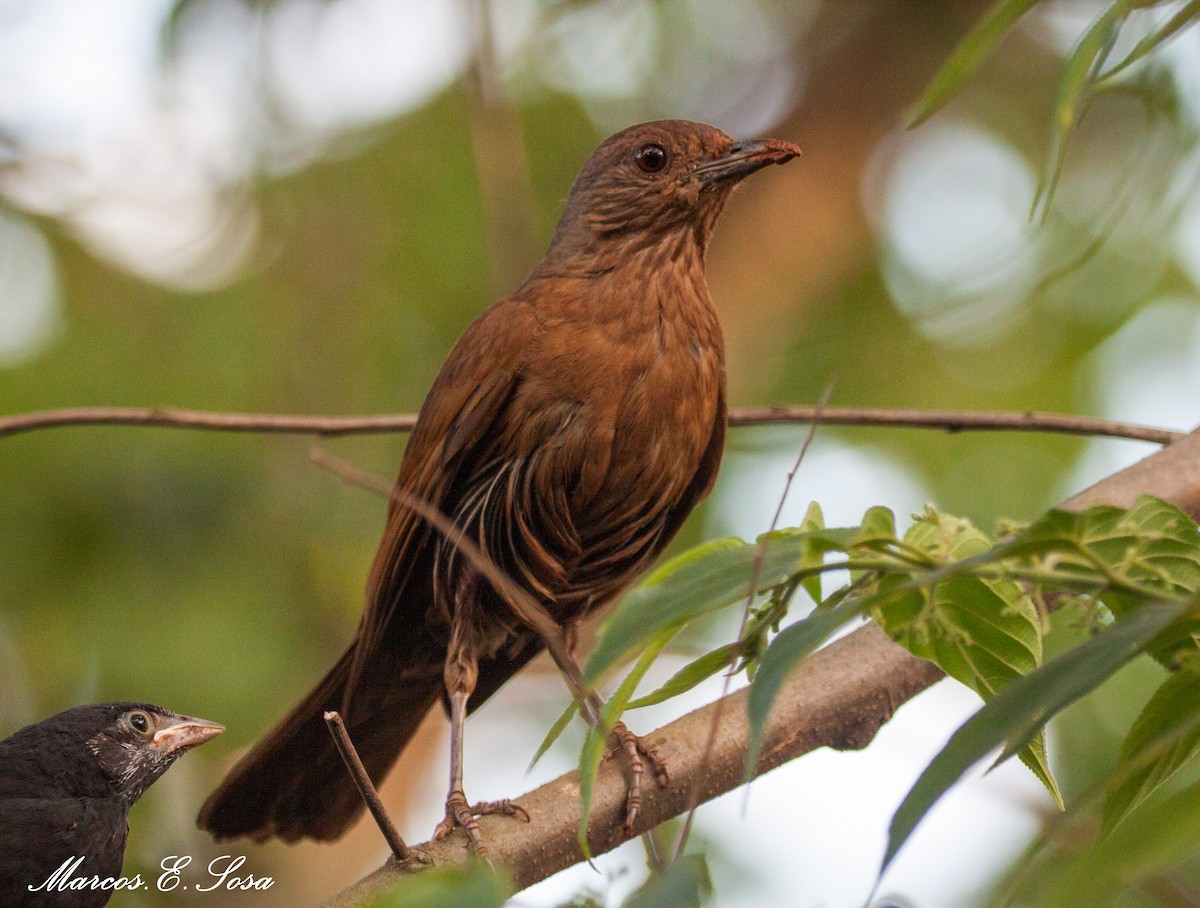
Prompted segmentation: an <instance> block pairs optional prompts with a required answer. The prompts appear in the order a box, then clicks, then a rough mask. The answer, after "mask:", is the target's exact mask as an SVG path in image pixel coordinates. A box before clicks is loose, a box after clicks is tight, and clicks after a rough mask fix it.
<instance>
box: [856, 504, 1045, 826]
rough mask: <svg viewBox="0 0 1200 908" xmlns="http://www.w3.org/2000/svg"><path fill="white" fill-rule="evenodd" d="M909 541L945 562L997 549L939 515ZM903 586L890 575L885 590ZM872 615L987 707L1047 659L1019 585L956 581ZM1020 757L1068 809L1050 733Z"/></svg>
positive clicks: (929, 514)
mask: <svg viewBox="0 0 1200 908" xmlns="http://www.w3.org/2000/svg"><path fill="white" fill-rule="evenodd" d="M904 541H905V543H907V544H908V545H911V546H915V547H917V548H920V549H921V550H923V551H926V552H929V553H931V554H932V555H934V556H936V557H937V558H938V559H939V560H941V561H951V560H959V559H963V558H970V557H972V556H976V555H979V554H981V553H983V552H986V551H988V550H989V549H990V548H991V540H990V539H988V537H987V535H986V534H985V533H983V532H982V531H980V530H979V529H977V528H976V527H974V526H973V525H972V524H971V523H970V522H969V521H966V520H962V519H960V518H956V517H947V516H945V515H942V514H939V513H938V512H936V511H934V510H932V509H927V510H926V512H925V514H924V515H922V516H921V517H920V518H918V520H917V521H916V522H915V523H914V524H913V526H912V527H911V528H910V529H909V531H908V532H907V533H906V534H905V536H904ZM901 581H902V578H900V577H897V576H892V577H887V578H885V579H884V580H882V581H881V582H880V589H881V591H883V590H887V589H888V588H889V587H895V586H896V585H897V584H898V583H900V582H901ZM873 615H874V617H875V620H876V621H877V622H878V623H879V625H880V626H881V627H882V628H883V629H884V631H885V632H886V633H887V634H888V636H890V637H891V638H892V639H893V640H895V641H896V642H897V643H899V644H900V645H901V646H903V647H904V648H905V649H907V650H908V651H909V652H911V653H912V654H913V655H915V656H919V657H920V658H922V659H928V660H930V661H931V662H935V663H936V664H937V665H939V666H940V667H941V668H942V669H943V670H944V671H945V672H946V673H947V674H948V675H950V676H951V677H952V678H954V679H955V680H957V681H960V682H961V683H963V684H965V685H967V686H968V687H970V688H971V689H972V690H974V691H975V692H976V693H977V694H979V695H980V697H982V698H983V700H984V701H985V702H986V701H988V700H990V699H991V698H992V697H994V696H995V694H996V693H997V691H999V690H1001V689H1002V688H1003V687H1005V686H1006V685H1008V684H1009V683H1011V682H1012V681H1015V680H1016V679H1017V678H1019V677H1021V676H1022V675H1026V674H1028V673H1029V672H1031V671H1033V670H1034V669H1035V668H1037V667H1038V666H1039V665H1040V664H1041V661H1042V637H1041V620H1040V617H1039V615H1038V612H1037V609H1036V608H1035V607H1034V605H1033V603H1032V602H1031V601H1030V599H1029V597H1028V596H1027V595H1026V594H1025V591H1024V590H1023V589H1022V588H1021V586H1020V585H1018V584H1017V583H1015V582H1013V581H1009V580H1004V581H1000V580H988V579H983V578H980V577H975V576H969V575H967V576H958V577H950V578H948V579H946V580H944V581H942V582H941V583H935V584H933V585H931V586H924V585H922V586H920V587H916V588H912V589H910V590H909V591H908V592H906V593H903V594H902V595H901V596H899V597H898V598H895V599H894V600H892V601H890V602H889V603H888V604H887V605H885V606H883V607H881V608H877V609H875V610H874V612H873ZM1020 756H1021V761H1022V762H1023V763H1025V765H1026V766H1028V767H1029V769H1030V770H1031V771H1032V772H1033V774H1034V775H1035V776H1037V777H1038V779H1039V780H1040V781H1041V782H1042V784H1044V785H1045V786H1046V788H1047V790H1048V791H1049V792H1050V794H1051V796H1052V797H1053V798H1054V800H1055V803H1057V804H1058V806H1059V807H1060V808H1061V807H1062V806H1063V803H1062V795H1061V793H1060V792H1059V790H1058V785H1057V783H1056V782H1055V781H1054V777H1053V775H1052V774H1051V772H1050V766H1049V762H1048V761H1047V759H1046V742H1045V738H1044V735H1042V734H1040V733H1039V734H1038V735H1037V737H1035V738H1034V739H1033V741H1031V742H1030V743H1029V746H1028V747H1027V748H1025V750H1023V751H1022V752H1021V755H1020Z"/></svg>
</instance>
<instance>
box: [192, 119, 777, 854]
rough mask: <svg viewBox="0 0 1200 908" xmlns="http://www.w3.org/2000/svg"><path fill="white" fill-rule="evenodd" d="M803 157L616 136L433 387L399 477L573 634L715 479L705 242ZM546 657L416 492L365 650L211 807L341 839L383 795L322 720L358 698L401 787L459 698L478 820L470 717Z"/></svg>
mask: <svg viewBox="0 0 1200 908" xmlns="http://www.w3.org/2000/svg"><path fill="white" fill-rule="evenodd" d="M797 154H799V149H798V148H796V147H795V146H794V145H791V144H790V143H787V142H782V141H777V140H767V141H761V142H743V143H735V142H734V141H733V140H732V139H731V138H729V137H728V136H727V135H725V134H724V133H723V132H721V131H720V130H718V129H715V128H713V127H711V126H705V125H703V124H699V123H691V122H687V121H683V120H663V121H658V122H654V123H645V124H642V125H639V126H633V127H630V128H629V129H626V130H623V131H622V132H619V133H617V134H616V135H614V136H612V137H611V138H609V139H608V140H607V141H605V142H604V143H603V144H602V145H601V146H600V147H599V148H598V149H597V150H596V151H595V152H594V153H593V154H592V156H591V157H590V158H589V159H588V161H587V163H586V164H585V165H584V167H583V169H582V171H581V172H580V174H579V176H578V178H577V179H576V180H575V184H574V186H573V187H572V189H571V193H570V196H569V198H568V200H567V204H566V208H565V210H564V212H563V215H562V218H561V220H560V221H559V225H558V229H557V230H556V231H555V234H554V238H553V240H552V241H551V243H550V248H549V250H548V251H547V253H546V256H545V258H544V259H543V260H542V262H541V264H540V265H538V267H537V268H535V269H534V271H533V272H532V273H531V274H530V275H529V277H528V278H527V279H526V281H525V283H524V284H523V285H522V286H521V287H520V289H518V290H517V291H516V292H515V293H514V294H513V295H512V296H510V297H508V298H507V299H504V300H501V301H500V302H498V303H496V304H495V305H494V306H492V307H491V308H490V309H488V310H487V311H485V312H484V313H483V314H482V315H480V316H479V318H477V319H476V320H475V322H474V323H473V324H472V325H471V326H470V327H469V328H467V330H466V332H465V333H464V334H463V335H462V337H461V338H460V339H459V341H458V343H456V344H455V346H454V348H453V349H452V350H451V351H450V355H449V356H448V357H447V359H446V363H445V365H444V366H443V367H442V371H441V373H440V374H439V375H438V377H437V379H436V381H435V382H434V384H433V387H432V388H431V389H430V391H429V395H428V397H427V398H426V399H425V403H424V405H423V406H422V408H421V413H420V416H419V418H418V420H417V424H416V428H415V429H414V430H413V433H412V436H411V438H410V439H409V442H408V447H407V449H406V451H405V454H404V459H403V462H402V463H401V466H400V475H399V478H398V479H397V481H396V484H397V488H398V489H402V490H403V491H404V492H405V493H407V494H408V495H411V496H415V497H418V498H420V499H423V500H424V501H426V502H429V503H431V504H432V505H434V506H435V507H437V508H438V509H440V510H441V511H442V512H443V513H445V514H446V515H447V516H449V517H450V518H451V519H452V520H453V521H454V523H455V524H456V525H457V526H458V527H459V528H460V529H461V530H462V531H464V532H465V533H466V535H467V536H468V537H469V538H470V539H472V540H474V541H475V542H476V543H477V544H478V545H479V547H480V548H481V549H482V550H483V551H484V552H485V553H486V554H487V555H488V556H489V557H490V558H491V559H492V560H493V561H495V562H496V564H497V565H499V566H500V567H501V568H502V569H503V570H504V571H505V572H506V573H507V574H508V575H509V576H510V577H512V578H513V579H515V580H516V581H517V583H519V584H520V585H521V586H522V587H523V588H524V589H525V590H527V591H528V592H529V593H530V594H532V595H533V596H534V597H535V598H536V599H537V600H538V601H539V602H541V603H542V604H543V605H544V606H545V607H546V608H547V610H548V611H549V612H550V613H551V614H552V615H553V616H554V618H555V619H556V620H557V621H558V622H560V623H561V624H562V625H563V627H564V628H568V629H570V628H572V627H573V626H574V625H575V624H576V623H577V622H578V621H579V620H580V619H581V618H582V617H583V616H584V615H585V614H587V613H588V612H589V611H591V610H592V609H594V608H596V607H597V606H600V605H602V604H604V603H606V602H609V601H611V600H612V599H613V598H614V597H616V596H617V595H618V594H619V593H620V592H621V591H622V590H624V589H625V588H627V587H628V586H629V585H630V584H631V583H632V582H633V581H634V580H636V579H637V577H638V576H639V575H640V574H641V573H642V572H643V571H644V570H645V569H646V568H647V567H648V566H649V565H650V563H651V562H652V561H653V560H654V559H655V558H656V557H657V556H658V555H659V554H660V553H661V552H662V550H663V548H664V547H665V546H666V545H667V543H668V542H670V540H671V538H672V537H673V536H674V535H675V533H676V531H677V530H678V529H679V527H680V525H681V524H682V523H683V521H684V519H685V518H686V517H687V515H688V514H689V513H690V511H691V510H692V508H693V507H694V506H695V505H696V503H697V502H699V501H700V500H701V499H703V498H704V496H705V495H707V494H708V491H709V489H710V488H711V487H712V484H713V480H714V478H715V476H716V472H717V466H718V464H719V463H720V460H721V450H722V444H723V441H724V434H725V393H724V387H725V375H724V364H723V357H722V340H721V329H720V326H719V325H718V323H717V316H716V312H715V310H714V308H713V305H712V301H711V299H710V298H709V294H708V288H707V286H706V284H705V279H704V251H705V247H706V245H707V243H708V239H709V236H710V234H711V232H712V228H713V224H714V222H715V220H716V218H717V215H718V214H719V213H720V211H721V208H722V206H723V205H724V203H725V200H726V198H727V197H728V195H729V192H730V190H731V189H732V187H733V186H734V184H735V183H736V182H737V181H738V180H740V179H741V178H742V177H744V176H746V175H747V174H749V173H752V172H753V171H755V170H758V169H759V168H761V167H763V166H765V165H767V164H771V163H783V162H785V161H787V160H790V159H791V158H792V157H794V156H795V155H797ZM541 649H542V645H541V642H540V640H539V638H538V637H537V636H536V635H535V634H534V633H533V631H531V630H529V629H528V628H526V627H524V626H523V625H522V624H521V622H520V621H519V620H518V619H517V617H516V616H515V615H514V613H513V610H512V609H511V608H510V607H508V606H507V605H506V604H505V602H504V600H503V599H502V597H501V596H499V595H498V594H497V593H496V592H495V590H493V588H492V587H491V585H490V584H488V583H487V582H486V581H484V580H482V579H480V578H479V576H478V575H477V573H476V571H475V569H474V568H473V567H472V565H471V563H470V561H469V560H468V559H466V558H464V557H463V556H462V555H461V554H460V553H459V552H458V551H457V550H456V549H455V548H454V546H453V545H452V544H450V543H448V542H447V541H446V540H445V539H444V538H443V537H442V536H440V534H438V533H437V532H436V531H435V530H433V529H432V528H431V527H430V526H429V524H428V523H427V522H425V521H424V520H422V519H421V518H420V517H418V516H416V515H415V514H414V513H413V512H412V511H411V510H410V509H409V508H406V507H405V506H404V505H403V504H402V503H400V502H393V504H392V505H391V507H390V508H389V511H388V520H387V528H386V530H385V532H384V536H383V541H382V543H381V544H380V547H379V551H378V554H377V555H376V557H375V562H374V565H373V567H372V569H371V574H370V579H369V581H368V586H367V602H366V610H365V612H364V614H363V618H362V622H361V624H360V626H359V631H358V635H357V638H356V640H355V642H354V643H353V644H352V645H351V647H350V649H349V650H348V651H347V652H346V653H345V655H343V656H342V658H341V660H340V661H339V662H338V663H337V665H336V666H334V668H333V669H332V671H330V673H329V674H328V675H327V676H326V678H325V679H324V680H323V681H322V682H321V683H320V684H319V685H318V686H317V688H316V689H315V690H314V691H312V693H310V694H309V695H308V697H306V698H305V700H304V701H303V702H302V703H301V704H300V705H299V706H297V707H296V708H295V709H294V710H293V711H292V712H291V714H290V715H288V717H287V718H285V719H284V720H283V721H282V722H281V723H280V724H279V725H278V726H277V727H276V728H275V730H274V731H273V732H271V734H270V735H268V736H267V738H266V739H265V740H264V741H263V742H262V743H260V744H259V745H258V746H257V747H256V748H255V749H254V750H253V751H251V752H250V754H248V755H247V756H246V757H245V758H244V759H243V760H242V761H241V763H239V764H238V765H237V766H236V767H235V768H234V770H233V771H232V772H231V773H230V775H229V777H228V778H227V779H226V780H225V781H224V783H223V784H222V786H221V787H220V788H219V789H218V790H217V791H216V792H215V793H214V794H213V795H212V796H211V797H210V798H209V800H208V802H207V803H206V804H205V805H204V808H203V810H202V812H201V814H200V820H199V822H200V825H201V827H202V828H205V829H208V830H210V831H211V832H213V834H214V835H216V836H218V837H221V838H227V837H232V836H239V835H246V836H250V837H252V838H255V839H265V838H268V837H270V836H278V837H279V838H282V839H284V840H286V841H293V840H296V839H299V838H302V837H306V836H307V837H311V838H315V839H333V838H336V837H338V836H340V835H341V834H342V833H343V832H345V831H346V829H347V827H348V826H349V825H350V824H351V823H352V822H353V821H354V820H355V819H356V818H357V817H358V815H359V814H360V813H361V812H362V806H363V805H362V803H361V801H360V800H359V797H358V795H357V793H356V791H355V789H354V787H353V785H352V784H351V781H350V779H349V777H348V776H347V774H346V772H345V770H344V768H343V766H342V763H341V759H340V757H339V756H338V753H337V751H336V750H335V748H334V747H333V744H332V742H331V740H330V737H329V734H328V731H327V730H326V727H325V723H324V722H323V720H322V713H323V711H324V710H326V709H340V710H342V713H343V717H344V719H345V721H346V725H347V727H348V729H349V731H350V734H351V736H352V738H353V739H354V741H355V744H356V746H357V748H358V750H359V753H360V755H361V757H362V759H363V762H364V764H365V765H366V767H367V770H368V772H369V773H370V775H371V777H372V778H373V779H374V780H376V781H377V782H378V781H379V780H380V779H382V777H383V776H384V775H385V774H386V773H387V771H388V769H389V768H390V767H391V765H392V764H393V763H394V762H395V760H396V758H397V756H398V755H399V753H400V751H401V750H402V749H403V747H404V745H405V744H406V743H407V742H408V740H409V738H410V737H411V736H412V734H413V733H414V731H415V730H416V728H417V726H418V724H419V723H420V722H421V720H422V718H423V717H424V716H425V714H426V713H427V712H428V711H429V709H430V708H431V707H432V706H433V705H434V703H435V702H436V701H437V700H438V699H439V698H444V699H445V702H446V703H447V705H448V707H449V708H450V712H451V721H452V737H453V739H454V740H453V741H452V745H453V746H452V751H453V754H454V757H453V758H454V759H455V760H456V761H457V783H456V779H455V768H454V767H452V779H451V797H450V798H449V799H448V805H447V816H448V823H450V824H453V823H454V822H457V823H458V824H459V825H464V826H470V825H472V824H471V822H470V821H469V813H466V812H464V811H465V809H466V801H465V797H464V796H463V795H462V791H461V746H462V728H461V726H462V719H463V717H464V715H465V713H466V711H467V709H468V708H470V709H474V708H475V707H477V706H478V705H479V704H480V703H482V702H483V701H484V700H486V699H487V697H489V696H490V695H491V694H492V693H494V692H495V691H496V690H497V689H498V688H499V687H500V686H501V685H502V684H503V683H504V682H505V681H507V680H508V679H509V678H510V677H512V675H513V674H514V673H515V672H516V671H517V670H519V669H520V668H521V667H522V666H523V665H524V664H525V663H526V662H528V661H529V660H530V659H531V658H533V656H535V655H536V654H537V653H538V652H540V651H541ZM468 704H469V707H468ZM468 832H471V830H470V829H468ZM472 838H473V840H474V841H476V842H478V838H477V834H473V835H472Z"/></svg>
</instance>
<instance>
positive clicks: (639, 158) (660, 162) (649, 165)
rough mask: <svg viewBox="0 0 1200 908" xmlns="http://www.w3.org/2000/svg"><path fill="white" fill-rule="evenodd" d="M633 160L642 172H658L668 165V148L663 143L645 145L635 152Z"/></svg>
mask: <svg viewBox="0 0 1200 908" xmlns="http://www.w3.org/2000/svg"><path fill="white" fill-rule="evenodd" d="M633 161H634V163H635V164H637V166H638V170H640V171H641V172H642V173H658V172H659V171H660V170H662V169H663V168H664V167H666V166H667V150H666V149H665V148H663V147H662V146H661V145H657V144H654V143H651V144H649V145H643V146H642V147H641V148H639V149H638V150H637V151H635V152H634V153H633Z"/></svg>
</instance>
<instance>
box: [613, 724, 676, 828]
mask: <svg viewBox="0 0 1200 908" xmlns="http://www.w3.org/2000/svg"><path fill="white" fill-rule="evenodd" d="M609 737H610V741H611V743H610V744H609V746H608V747H607V748H605V750H604V759H605V760H611V759H612V757H613V756H614V754H615V753H616V752H617V751H618V750H620V751H621V752H623V753H624V754H625V756H626V758H627V760H626V762H627V764H628V769H627V772H626V777H625V778H626V792H627V793H626V796H625V822H624V823H623V824H622V826H621V828H622V830H623V831H624V832H625V834H626V835H632V834H633V824H634V823H635V822H637V818H638V815H639V814H640V813H641V812H642V776H643V775H644V774H645V772H646V765H645V764H646V763H649V764H650V768H651V769H652V770H653V771H654V778H655V780H656V781H657V782H658V784H659V787H661V788H666V787H667V786H668V785H670V784H671V778H670V776H669V775H668V774H667V763H666V760H664V759H663V758H662V756H661V755H660V754H659V752H658V749H657V748H656V747H655V746H654V745H653V744H651V743H650V741H649V740H647V739H646V738H639V737H638V736H637V735H635V734H634V733H633V732H631V731H630V730H629V728H628V727H627V726H626V725H625V723H624V722H618V723H617V724H616V725H614V726H613V730H612V733H611V735H610V736H609ZM643 757H645V762H643V760H642V758H643Z"/></svg>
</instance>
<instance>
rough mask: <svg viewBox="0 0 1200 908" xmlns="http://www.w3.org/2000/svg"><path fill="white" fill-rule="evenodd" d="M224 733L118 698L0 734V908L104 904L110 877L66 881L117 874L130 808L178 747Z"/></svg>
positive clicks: (109, 893)
mask: <svg viewBox="0 0 1200 908" xmlns="http://www.w3.org/2000/svg"><path fill="white" fill-rule="evenodd" d="M143 726H144V727H143ZM221 731H222V727H221V726H220V725H217V724H215V723H212V722H207V721H205V720H203V719H189V718H187V717H184V716H180V715H177V714H176V713H173V712H170V711H169V710H165V709H162V708H161V707H158V706H152V705H150V704H144V703H128V702H121V703H104V704H98V705H94V706H78V707H75V708H73V709H69V710H66V711H65V712H61V713H58V714H57V715H55V716H51V717H50V718H49V719H46V720H45V721H42V722H38V723H36V724H34V725H28V726H26V727H25V728H22V729H20V730H19V731H17V732H16V733H15V734H13V735H12V736H11V737H8V738H5V739H4V740H3V741H0V906H3V908H96V906H101V905H104V904H105V903H106V902H108V900H109V899H110V898H111V897H112V894H113V885H114V883H107V884H106V885H105V886H104V887H101V886H100V885H97V886H96V887H95V888H92V887H91V886H88V887H85V888H71V881H72V880H74V881H75V884H76V885H79V886H82V885H83V881H85V880H86V881H91V880H92V878H96V879H99V880H101V881H109V880H113V881H115V880H117V879H118V878H119V877H120V873H121V864H122V861H123V858H124V855H125V842H126V839H127V838H128V835H129V808H130V807H131V806H133V804H134V803H135V802H136V801H137V800H138V798H140V797H141V796H142V794H143V793H144V792H145V791H146V789H147V788H149V787H150V785H151V784H152V783H153V782H154V781H155V780H156V779H158V778H159V776H161V775H162V774H163V773H164V772H166V770H167V769H168V768H169V767H170V766H171V764H172V763H173V762H174V761H175V760H176V759H177V758H178V757H179V755H180V754H181V753H183V752H184V751H185V750H188V749H189V748H191V747H194V746H196V745H197V744H201V743H203V742H204V741H206V740H208V739H209V738H211V737H213V736H214V735H217V734H219V733H220V732H221ZM79 858H82V861H79V862H78V863H77V864H76V863H75V862H76V860H77V859H79ZM60 868H69V869H63V870H61V871H60ZM48 881H50V882H49V883H48ZM30 886H33V887H42V888H39V889H36V890H35V891H30V889H29V887H30Z"/></svg>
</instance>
